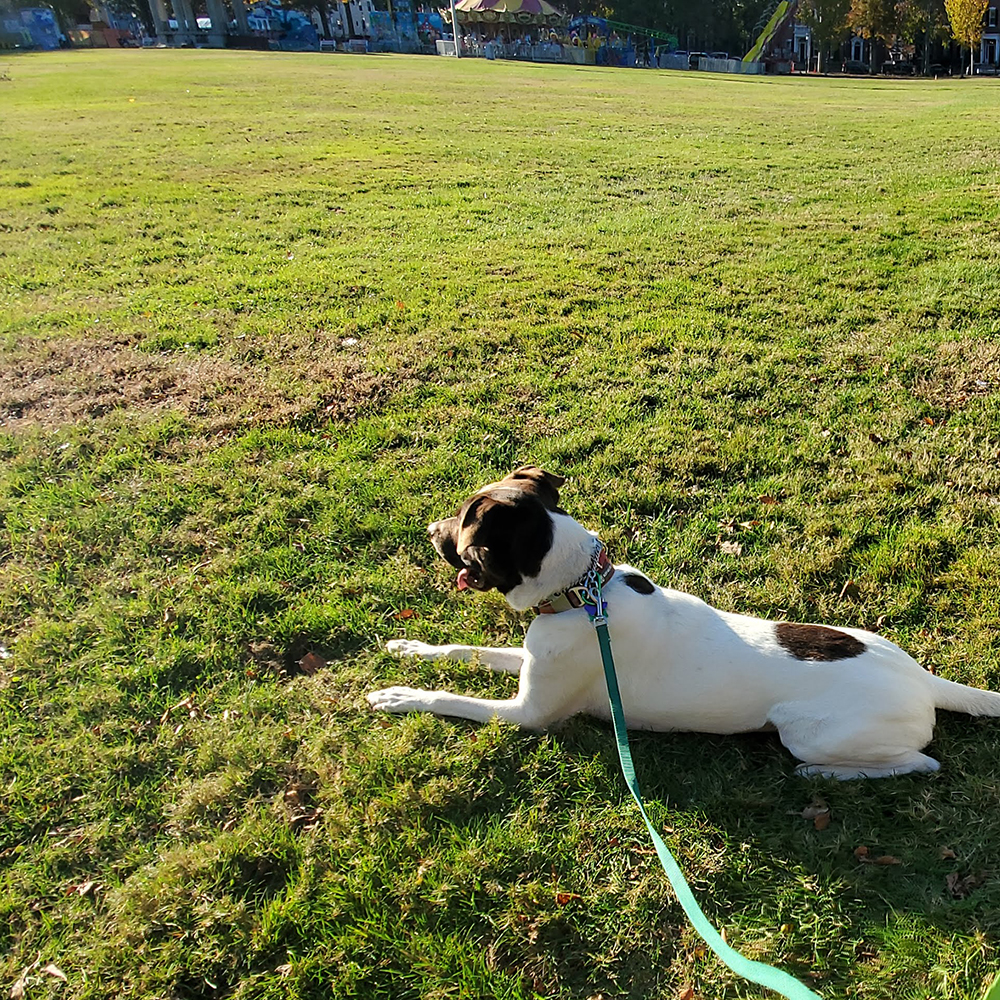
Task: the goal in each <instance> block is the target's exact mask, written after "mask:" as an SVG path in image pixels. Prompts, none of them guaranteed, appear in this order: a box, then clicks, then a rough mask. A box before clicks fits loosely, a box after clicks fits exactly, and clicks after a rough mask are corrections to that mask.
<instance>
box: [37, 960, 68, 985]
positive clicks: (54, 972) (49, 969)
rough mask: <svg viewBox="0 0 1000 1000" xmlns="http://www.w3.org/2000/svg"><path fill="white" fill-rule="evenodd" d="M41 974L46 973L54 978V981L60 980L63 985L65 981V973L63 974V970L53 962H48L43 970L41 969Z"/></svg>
mask: <svg viewBox="0 0 1000 1000" xmlns="http://www.w3.org/2000/svg"><path fill="white" fill-rule="evenodd" d="M42 972H44V973H46V974H47V975H50V976H54V977H55V978H56V979H61V980H62V981H63V982H64V983H65V982H66V981H67V980H66V973H65V972H63V970H62V969H60V968H59V966H58V965H56V964H55V963H54V962H49V964H48V965H46V966H45V968H44V969H42Z"/></svg>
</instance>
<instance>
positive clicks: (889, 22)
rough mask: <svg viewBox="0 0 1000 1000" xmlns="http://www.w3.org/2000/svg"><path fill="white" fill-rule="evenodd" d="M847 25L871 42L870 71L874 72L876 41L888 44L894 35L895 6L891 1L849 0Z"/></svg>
mask: <svg viewBox="0 0 1000 1000" xmlns="http://www.w3.org/2000/svg"><path fill="white" fill-rule="evenodd" d="M847 23H848V25H849V26H850V28H851V30H852V31H855V32H857V34H859V35H860V36H861V37H862V38H867V39H870V40H871V54H870V63H871V71H872V72H873V73H874V72H875V42H876V39H878V40H881V41H883V42H888V41H889V40H890V39H891V38H892V37H893V36H894V35H895V33H896V5H895V4H894V3H893V2H892V0H851V9H850V11H848V14H847Z"/></svg>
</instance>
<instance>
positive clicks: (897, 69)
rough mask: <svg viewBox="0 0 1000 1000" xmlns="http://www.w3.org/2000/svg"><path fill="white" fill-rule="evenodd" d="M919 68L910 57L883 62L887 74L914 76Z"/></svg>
mask: <svg viewBox="0 0 1000 1000" xmlns="http://www.w3.org/2000/svg"><path fill="white" fill-rule="evenodd" d="M916 71H917V68H916V67H915V66H914V65H913V63H911V62H910V61H909V60H908V59H890V60H889V61H888V62H884V63H882V73H883V74H884V75H885V76H913V75H914V73H916Z"/></svg>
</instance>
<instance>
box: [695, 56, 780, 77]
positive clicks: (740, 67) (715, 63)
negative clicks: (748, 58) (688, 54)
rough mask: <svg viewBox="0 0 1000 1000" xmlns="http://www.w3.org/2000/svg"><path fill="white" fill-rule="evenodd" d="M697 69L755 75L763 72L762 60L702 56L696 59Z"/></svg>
mask: <svg viewBox="0 0 1000 1000" xmlns="http://www.w3.org/2000/svg"><path fill="white" fill-rule="evenodd" d="M698 69H700V70H704V71H705V72H707V73H745V74H750V75H756V74H758V73H763V72H764V64H763V63H762V62H746V63H745V62H743V60H742V59H709V58H707V57H706V56H702V57H701V58H700V59H699V60H698Z"/></svg>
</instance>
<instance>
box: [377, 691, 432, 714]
mask: <svg viewBox="0 0 1000 1000" xmlns="http://www.w3.org/2000/svg"><path fill="white" fill-rule="evenodd" d="M430 695H431V692H430V691H418V690H417V689H416V688H408V687H391V688H383V689H382V690H381V691H370V692H369V693H368V695H366V697H367V698H368V704H369V705H371V707H372V708H374V709H375V710H376V711H378V712H425V711H427V709H428V707H429V706H428V701H429V698H430Z"/></svg>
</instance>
